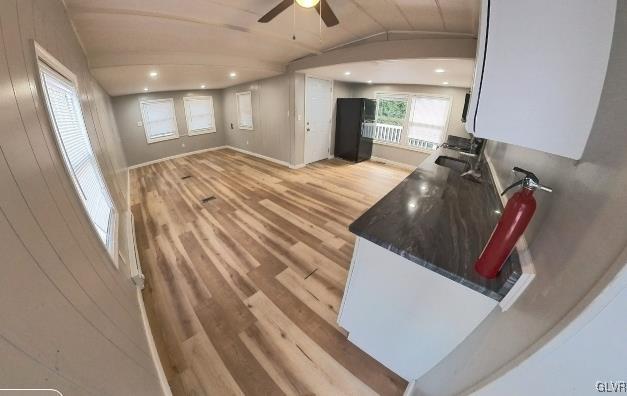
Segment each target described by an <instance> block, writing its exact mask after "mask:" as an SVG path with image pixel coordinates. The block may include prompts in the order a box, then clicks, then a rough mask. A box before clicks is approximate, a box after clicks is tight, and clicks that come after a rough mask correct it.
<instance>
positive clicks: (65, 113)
mask: <svg viewBox="0 0 627 396" xmlns="http://www.w3.org/2000/svg"><path fill="white" fill-rule="evenodd" d="M40 71H41V81H42V87H43V91H44V95H45V99H46V103H47V106H48V112H49V115H50V120H51V123H52V124H53V128H54V131H55V133H56V138H57V142H58V144H59V150H60V151H61V154H62V156H63V159H64V161H65V165H66V167H67V169H68V172H69V173H70V177H71V178H72V180H73V182H74V187H75V188H76V190H77V192H78V195H79V196H80V198H81V201H82V203H83V205H84V206H85V209H86V211H87V214H88V216H89V218H90V220H91V222H92V224H93V225H94V227H95V229H96V231H97V233H98V236H99V237H100V239H101V240H102V242H103V243H104V244H105V245H106V246H107V248H110V247H111V246H113V242H114V235H113V234H114V232H113V228H114V218H115V209H114V207H113V202H112V200H111V195H110V194H109V190H108V188H107V185H106V184H105V182H104V179H103V177H102V173H101V172H100V167H99V166H98V161H97V160H96V157H95V156H94V152H93V150H92V147H91V143H90V141H89V136H88V135H87V129H86V127H85V121H84V119H83V113H82V111H81V107H80V102H79V99H78V94H77V91H76V86H75V85H74V84H73V83H72V82H71V81H70V80H68V79H67V78H65V77H63V76H62V75H60V74H59V73H57V72H56V71H54V70H52V69H51V68H50V67H48V66H47V65H46V64H44V63H43V62H40Z"/></svg>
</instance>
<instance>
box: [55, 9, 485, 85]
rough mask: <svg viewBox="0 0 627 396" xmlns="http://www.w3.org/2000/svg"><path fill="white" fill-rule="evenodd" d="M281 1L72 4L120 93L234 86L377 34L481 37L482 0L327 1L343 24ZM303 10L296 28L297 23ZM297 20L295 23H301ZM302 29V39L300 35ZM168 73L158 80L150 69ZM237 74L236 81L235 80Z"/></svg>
mask: <svg viewBox="0 0 627 396" xmlns="http://www.w3.org/2000/svg"><path fill="white" fill-rule="evenodd" d="M279 1H280V0H176V1H172V0H65V4H66V6H67V9H68V12H69V15H70V18H71V19H72V22H73V24H74V26H75V28H76V30H77V33H78V35H79V38H80V40H81V42H82V44H83V47H84V49H85V51H86V54H87V58H88V60H89V64H90V68H91V70H92V72H93V74H94V76H95V77H96V79H97V80H98V81H99V82H100V83H101V84H102V85H103V87H104V88H105V89H106V90H107V92H109V94H111V95H124V94H130V93H137V92H141V91H143V89H144V88H145V87H148V88H149V89H150V90H151V91H162V90H178V89H197V88H200V85H201V84H205V85H206V86H207V88H224V87H227V86H231V85H235V84H239V83H243V82H247V81H252V80H255V79H259V78H264V77H269V76H273V75H277V74H280V73H282V72H283V71H284V69H285V66H286V64H287V63H289V62H290V61H293V60H295V59H299V58H302V57H304V56H308V55H313V54H319V53H321V52H323V51H325V50H327V49H330V48H333V47H337V46H339V45H342V44H345V43H349V42H353V41H355V40H359V39H362V38H365V37H368V36H371V35H373V34H376V33H381V32H391V31H410V32H446V33H457V34H464V35H468V34H469V35H475V34H476V24H477V18H478V10H479V0H328V2H329V4H330V5H331V7H332V8H333V11H334V12H335V14H336V15H337V17H338V19H339V20H340V24H339V25H337V26H335V27H332V28H326V27H325V26H324V24H322V29H321V31H320V23H319V18H318V14H317V13H316V11H315V10H313V9H303V8H300V7H295V8H294V7H290V8H289V9H288V10H286V11H285V12H283V13H282V14H280V15H279V16H278V17H276V18H275V19H274V20H273V21H271V22H270V23H267V24H261V23H258V22H257V20H258V19H259V18H260V17H261V16H262V15H264V14H265V13H266V12H268V11H269V10H270V9H271V8H273V7H274V6H275V5H276V4H278V2H279ZM294 16H295V18H296V25H294V23H293V20H294ZM294 26H296V28H294ZM293 34H295V36H296V40H292V35H293ZM151 70H156V71H158V72H159V76H158V78H156V79H151V78H149V76H148V73H149V71H151ZM231 71H235V72H237V73H238V76H237V78H235V79H233V78H230V77H229V73H230V72H231Z"/></svg>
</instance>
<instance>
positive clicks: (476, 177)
mask: <svg viewBox="0 0 627 396" xmlns="http://www.w3.org/2000/svg"><path fill="white" fill-rule="evenodd" d="M487 143H488V141H487V139H483V142H482V143H478V142H477V141H476V138H475V136H474V135H472V139H471V140H470V150H471V152H475V150H476V149H477V146H478V145H479V144H481V149H480V150H479V153H478V154H475V155H474V156H476V157H477V159H476V160H475V163H474V165H473V166H472V168H471V169H470V170H468V171H466V172H464V173H462V174H461V177H463V178H464V179H468V180H470V181H472V182H475V183H481V179H482V176H483V175H482V174H481V165H482V164H483V162H484V160H485V155H484V151H485V147H486V146H487Z"/></svg>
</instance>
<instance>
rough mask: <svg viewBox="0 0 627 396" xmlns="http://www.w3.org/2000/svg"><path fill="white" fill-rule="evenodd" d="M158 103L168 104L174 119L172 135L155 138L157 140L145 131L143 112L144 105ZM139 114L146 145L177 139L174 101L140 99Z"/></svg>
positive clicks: (177, 127) (144, 113) (168, 99)
mask: <svg viewBox="0 0 627 396" xmlns="http://www.w3.org/2000/svg"><path fill="white" fill-rule="evenodd" d="M158 102H168V103H169V104H170V105H171V106H172V117H173V118H174V134H173V135H166V136H161V137H157V138H152V137H150V135H149V134H148V130H147V129H146V128H147V127H146V119H147V117H146V112H145V111H144V106H143V105H145V104H151V103H158ZM139 112H140V113H141V116H142V125H143V126H144V134H145V135H146V142H147V143H148V144H152V143H157V142H163V141H165V140H172V139H178V138H179V126H178V120H177V119H176V107H175V106H174V99H173V98H162V99H140V100H139Z"/></svg>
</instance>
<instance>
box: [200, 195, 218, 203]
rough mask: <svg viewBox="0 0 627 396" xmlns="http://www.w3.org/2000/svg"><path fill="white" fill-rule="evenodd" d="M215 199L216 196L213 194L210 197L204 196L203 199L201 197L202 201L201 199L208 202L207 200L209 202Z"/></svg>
mask: <svg viewBox="0 0 627 396" xmlns="http://www.w3.org/2000/svg"><path fill="white" fill-rule="evenodd" d="M214 199H216V197H214V196H213V195H212V196H210V197H207V198H203V199H201V200H200V201H201V202H202V203H207V202H209V201H213V200H214Z"/></svg>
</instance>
